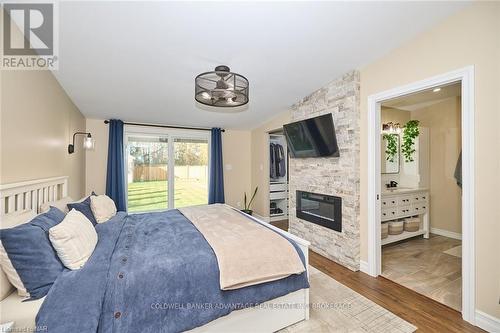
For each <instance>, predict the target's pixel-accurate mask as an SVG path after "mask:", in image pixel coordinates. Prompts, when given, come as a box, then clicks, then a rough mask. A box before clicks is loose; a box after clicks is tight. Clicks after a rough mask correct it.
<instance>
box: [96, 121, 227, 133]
mask: <svg viewBox="0 0 500 333" xmlns="http://www.w3.org/2000/svg"><path fill="white" fill-rule="evenodd" d="M104 123H105V124H109V120H105V121H104ZM123 124H124V125H132V126H148V127H162V128H177V129H189V130H197V131H210V130H211V128H203V127H187V126H170V125H157V124H141V123H127V122H125V121H124V122H123ZM225 131H226V130H225V129H223V128H221V132H225Z"/></svg>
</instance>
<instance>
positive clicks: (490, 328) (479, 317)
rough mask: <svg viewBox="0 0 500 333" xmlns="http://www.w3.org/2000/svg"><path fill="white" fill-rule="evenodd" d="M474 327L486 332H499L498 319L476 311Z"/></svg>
mask: <svg viewBox="0 0 500 333" xmlns="http://www.w3.org/2000/svg"><path fill="white" fill-rule="evenodd" d="M476 326H478V327H480V328H482V329H483V330H485V331H487V332H492V333H494V332H500V318H496V317H493V316H492V315H489V314H487V313H484V312H483V311H479V310H476Z"/></svg>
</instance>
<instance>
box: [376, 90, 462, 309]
mask: <svg viewBox="0 0 500 333" xmlns="http://www.w3.org/2000/svg"><path fill="white" fill-rule="evenodd" d="M460 113H461V84H460V82H457V83H451V84H448V85H444V86H440V87H436V88H431V89H427V90H424V91H419V92H417V93H413V94H410V95H405V96H402V97H398V98H394V99H390V100H387V101H384V102H382V103H381V124H380V125H381V126H380V128H381V149H380V150H381V159H380V160H381V182H382V183H381V203H382V204H381V206H382V207H381V211H382V216H381V223H382V224H381V243H382V272H381V275H382V276H383V277H385V278H387V279H389V280H392V281H394V282H396V283H398V284H401V285H403V286H404V287H407V288H409V289H412V290H414V291H416V292H418V293H420V294H423V295H425V296H427V297H429V298H432V299H434V300H436V301H438V302H440V303H442V304H444V305H447V306H449V307H451V308H453V309H455V310H457V311H461V309H462V304H461V290H462V278H461V266H462V258H461V255H462V251H461V245H462V244H461V243H462V242H461V239H462V237H461V236H462V230H461V220H462V217H461V194H462V193H461V182H462V180H461V159H460V152H461V130H460V128H461V119H460Z"/></svg>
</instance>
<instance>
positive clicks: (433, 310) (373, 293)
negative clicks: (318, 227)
mask: <svg viewBox="0 0 500 333" xmlns="http://www.w3.org/2000/svg"><path fill="white" fill-rule="evenodd" d="M309 264H310V265H312V266H313V267H315V268H317V269H319V270H320V271H322V272H323V273H325V274H328V275H329V276H331V277H332V278H334V279H335V280H337V281H338V282H340V283H342V284H343V285H345V286H347V287H349V288H351V289H352V290H354V291H356V292H358V293H360V294H361V295H363V296H365V297H366V298H368V299H370V300H371V301H373V302H375V303H377V304H378V305H380V306H382V307H384V308H386V309H387V310H389V311H391V312H392V313H394V314H395V315H397V316H399V317H401V318H403V319H404V320H406V321H408V322H410V323H412V324H413V325H415V326H417V327H418V330H417V332H439V333H443V332H484V331H483V330H481V329H480V328H478V327H475V326H472V325H470V324H469V323H467V322H465V321H463V320H462V315H461V314H460V313H459V312H458V311H455V310H453V309H452V308H449V307H447V306H446V305H443V304H441V303H438V302H436V301H434V300H432V299H430V298H428V297H426V296H424V295H420V294H418V293H417V292H415V291H413V290H411V289H408V288H405V287H403V286H401V285H399V284H397V283H395V282H392V281H390V280H388V279H386V278H384V277H381V276H379V277H377V278H374V277H371V276H369V275H367V274H365V273H362V272H353V271H351V270H349V269H347V268H345V267H344V266H341V265H339V264H337V263H335V262H333V261H331V260H329V259H327V258H325V257H323V256H321V255H319V254H317V253H315V252H313V251H310V252H309Z"/></svg>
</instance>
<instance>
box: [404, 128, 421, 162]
mask: <svg viewBox="0 0 500 333" xmlns="http://www.w3.org/2000/svg"><path fill="white" fill-rule="evenodd" d="M419 123H420V122H419V121H418V120H410V121H409V122H407V123H406V125H405V127H404V130H403V144H402V145H401V152H402V153H403V156H404V157H405V161H406V162H413V161H414V159H413V154H414V153H415V151H416V150H415V139H416V138H417V137H418V136H419V134H420V130H419V129H418V124H419Z"/></svg>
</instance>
